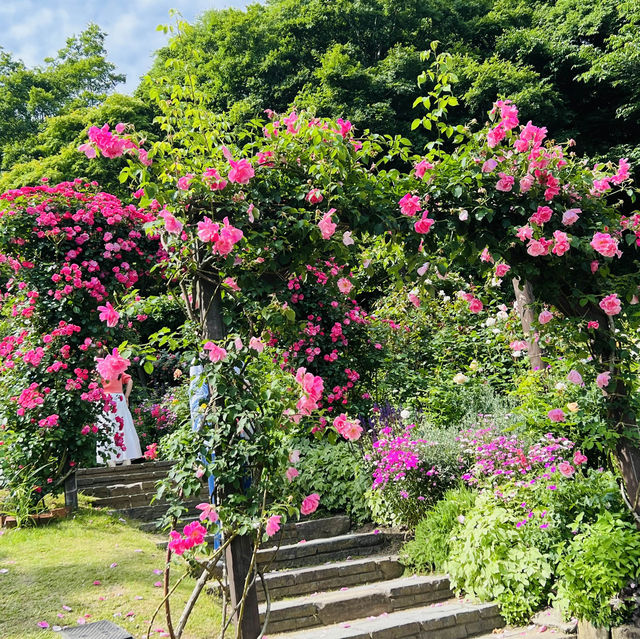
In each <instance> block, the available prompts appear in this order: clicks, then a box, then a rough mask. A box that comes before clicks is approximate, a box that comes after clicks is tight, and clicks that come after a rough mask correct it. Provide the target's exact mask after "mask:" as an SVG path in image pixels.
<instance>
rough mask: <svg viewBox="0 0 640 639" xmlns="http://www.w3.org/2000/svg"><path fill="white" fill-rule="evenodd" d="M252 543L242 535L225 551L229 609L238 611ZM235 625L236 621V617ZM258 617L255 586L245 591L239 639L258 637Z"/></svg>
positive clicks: (251, 551)
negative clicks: (229, 600) (229, 598)
mask: <svg viewBox="0 0 640 639" xmlns="http://www.w3.org/2000/svg"><path fill="white" fill-rule="evenodd" d="M252 553H253V542H252V540H251V538H250V537H248V536H247V535H243V536H242V537H236V538H235V539H234V540H233V541H232V542H231V543H230V544H229V545H228V546H227V549H226V550H225V559H226V562H227V578H228V579H229V593H230V595H231V609H232V610H235V609H236V607H237V608H238V610H239V609H240V606H239V603H240V600H241V599H242V593H243V591H244V583H245V580H246V578H247V573H248V572H249V565H250V563H251V555H252ZM235 623H236V625H237V623H238V619H237V615H236V619H235ZM260 630H261V625H260V615H259V613H258V596H257V594H256V587H255V584H254V585H253V586H251V587H250V588H249V590H248V591H247V598H246V600H245V602H244V613H243V615H242V623H241V627H240V637H241V639H257V637H258V636H259V635H260Z"/></svg>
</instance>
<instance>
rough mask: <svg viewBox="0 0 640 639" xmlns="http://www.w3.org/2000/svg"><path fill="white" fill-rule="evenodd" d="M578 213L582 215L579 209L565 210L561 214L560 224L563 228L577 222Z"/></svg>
mask: <svg viewBox="0 0 640 639" xmlns="http://www.w3.org/2000/svg"><path fill="white" fill-rule="evenodd" d="M578 213H582V211H581V210H580V209H567V210H566V211H565V212H564V213H563V214H562V223H563V224H564V225H565V226H571V225H572V224H574V223H575V222H577V221H578V219H579V218H578Z"/></svg>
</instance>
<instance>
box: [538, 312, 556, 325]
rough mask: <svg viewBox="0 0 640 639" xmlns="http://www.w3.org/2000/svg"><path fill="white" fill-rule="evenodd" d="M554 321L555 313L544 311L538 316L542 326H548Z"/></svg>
mask: <svg viewBox="0 0 640 639" xmlns="http://www.w3.org/2000/svg"><path fill="white" fill-rule="evenodd" d="M552 319H553V313H551V312H550V311H542V313H540V315H538V321H539V322H540V324H547V323H548V322H550V321H551V320H552Z"/></svg>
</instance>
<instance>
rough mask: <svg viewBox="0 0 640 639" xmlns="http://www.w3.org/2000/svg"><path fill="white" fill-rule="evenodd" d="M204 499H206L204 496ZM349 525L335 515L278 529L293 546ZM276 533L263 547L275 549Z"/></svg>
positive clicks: (163, 544) (162, 544)
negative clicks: (292, 541) (290, 540)
mask: <svg viewBox="0 0 640 639" xmlns="http://www.w3.org/2000/svg"><path fill="white" fill-rule="evenodd" d="M205 501H207V499H206V498H205ZM349 525H350V522H349V517H347V516H346V515H336V516H335V517H326V518H324V519H312V520H311V521H303V522H300V521H298V522H294V521H292V522H289V523H287V524H285V525H284V526H282V528H281V529H280V530H281V531H282V538H283V539H292V540H299V541H297V542H295V541H294V543H292V544H287V546H290V545H291V546H295V545H297V544H300V545H302V544H303V543H307V540H309V541H313V540H316V539H324V538H326V537H329V536H330V535H332V534H333V531H334V530H337V531H340V533H342V532H347V531H348V530H349ZM278 535H280V532H278V534H277V535H275V536H274V538H273V539H269V540H268V541H267V542H266V544H265V547H266V548H268V549H273V550H275V547H274V540H275V544H277V542H278ZM213 537H214V536H213V535H207V537H206V540H207V543H213ZM301 542H302V543H301ZM157 545H158V547H159V548H166V547H167V542H166V541H164V542H159V543H158V544H157ZM281 550H282V546H281ZM285 567H290V566H285Z"/></svg>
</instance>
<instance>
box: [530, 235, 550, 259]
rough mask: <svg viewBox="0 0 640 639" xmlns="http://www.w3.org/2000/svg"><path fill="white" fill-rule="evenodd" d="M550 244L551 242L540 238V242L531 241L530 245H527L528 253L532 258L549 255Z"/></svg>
mask: <svg viewBox="0 0 640 639" xmlns="http://www.w3.org/2000/svg"><path fill="white" fill-rule="evenodd" d="M549 244H551V241H550V240H549V241H548V243H547V240H545V239H544V238H540V239H539V240H529V244H528V245H527V253H528V254H529V255H531V256H532V257H538V256H540V255H547V254H548V253H549Z"/></svg>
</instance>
